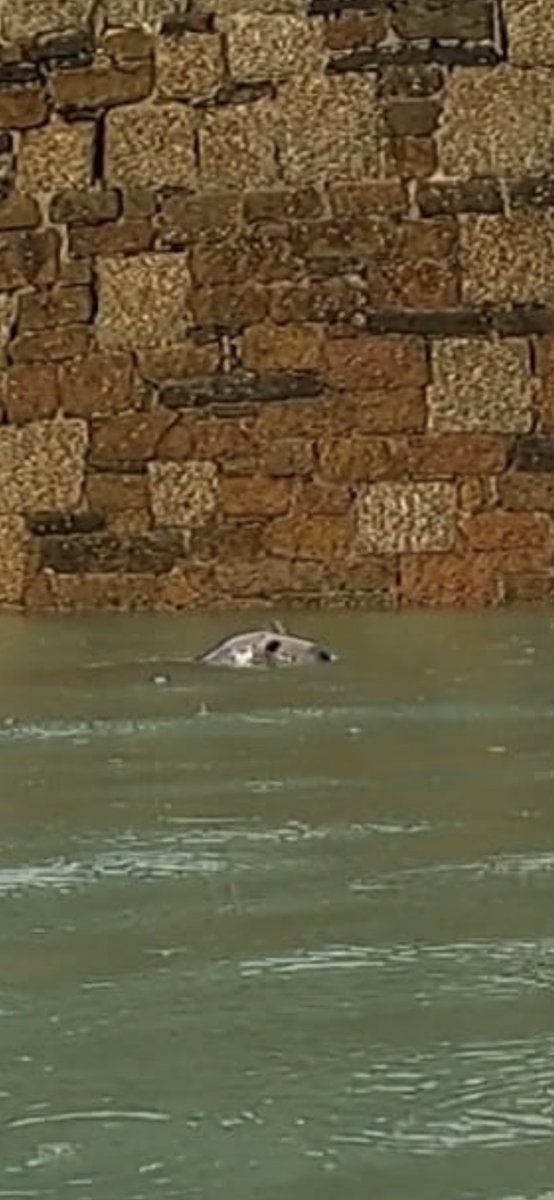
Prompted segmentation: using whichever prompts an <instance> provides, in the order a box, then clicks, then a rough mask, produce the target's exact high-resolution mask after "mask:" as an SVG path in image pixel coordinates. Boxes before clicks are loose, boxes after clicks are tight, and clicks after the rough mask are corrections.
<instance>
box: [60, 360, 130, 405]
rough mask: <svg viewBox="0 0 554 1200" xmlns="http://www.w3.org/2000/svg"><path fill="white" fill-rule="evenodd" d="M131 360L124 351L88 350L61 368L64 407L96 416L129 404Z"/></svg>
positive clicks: (61, 391) (62, 402) (61, 390)
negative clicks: (97, 351)
mask: <svg viewBox="0 0 554 1200" xmlns="http://www.w3.org/2000/svg"><path fill="white" fill-rule="evenodd" d="M132 381H133V364H132V360H131V357H130V356H129V355H127V354H90V355H89V356H88V358H82V359H77V360H76V361H75V362H68V363H66V364H65V365H63V366H62V368H61V370H60V396H61V406H62V409H63V411H64V412H65V413H66V414H67V415H68V416H72V417H87V418H88V417H95V416H103V415H109V414H110V413H117V412H121V411H123V410H124V409H126V408H131V407H132Z"/></svg>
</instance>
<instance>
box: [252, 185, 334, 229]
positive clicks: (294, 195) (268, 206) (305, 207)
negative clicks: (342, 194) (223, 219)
mask: <svg viewBox="0 0 554 1200" xmlns="http://www.w3.org/2000/svg"><path fill="white" fill-rule="evenodd" d="M324 212H325V210H324V206H323V195H322V193H321V191H319V190H318V189H317V188H315V187H305V188H278V187H277V188H272V189H271V191H265V190H261V191H255V192H247V193H246V195H245V196H244V217H245V220H246V221H252V222H260V221H262V222H263V221H269V222H271V221H302V220H306V219H308V218H310V217H323V215H324Z"/></svg>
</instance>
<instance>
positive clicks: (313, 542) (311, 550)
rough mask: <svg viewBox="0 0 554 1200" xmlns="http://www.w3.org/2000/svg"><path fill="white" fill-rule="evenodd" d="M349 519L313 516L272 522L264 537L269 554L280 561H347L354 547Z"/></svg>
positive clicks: (291, 517) (288, 517)
mask: <svg viewBox="0 0 554 1200" xmlns="http://www.w3.org/2000/svg"><path fill="white" fill-rule="evenodd" d="M352 534H353V530H352V524H351V520H350V517H349V516H340V517H333V516H313V517H306V518H304V520H302V521H299V520H298V519H297V518H296V517H293V516H286V517H281V518H279V519H277V520H275V521H272V522H271V524H270V525H269V526H268V529H267V533H266V536H265V548H266V551H267V552H268V554H274V555H275V556H276V557H278V558H288V559H311V560H313V561H315V562H318V561H320V562H324V563H326V564H329V563H331V562H332V561H333V560H339V561H340V560H341V559H344V558H345V557H346V555H347V553H348V551H349V549H350V547H351V543H352Z"/></svg>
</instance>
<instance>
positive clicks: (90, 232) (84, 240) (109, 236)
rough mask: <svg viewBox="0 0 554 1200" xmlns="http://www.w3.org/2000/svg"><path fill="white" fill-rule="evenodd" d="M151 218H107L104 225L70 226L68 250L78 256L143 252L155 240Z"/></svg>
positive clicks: (150, 246) (148, 248)
mask: <svg viewBox="0 0 554 1200" xmlns="http://www.w3.org/2000/svg"><path fill="white" fill-rule="evenodd" d="M154 237H155V234H154V228H153V226H152V224H151V222H150V221H144V220H138V221H132V220H123V221H114V222H111V221H106V222H105V223H104V224H102V225H74V226H73V227H72V228H71V229H70V230H69V239H68V241H69V253H70V254H73V255H74V256H75V258H89V257H90V256H92V255H101V254H102V255H108V256H110V255H116V254H140V253H141V251H143V250H150V249H151V248H152V245H153V243H154Z"/></svg>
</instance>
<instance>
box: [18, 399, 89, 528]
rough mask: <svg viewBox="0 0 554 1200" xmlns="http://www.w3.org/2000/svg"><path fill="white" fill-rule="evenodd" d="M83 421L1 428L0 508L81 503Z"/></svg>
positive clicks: (43, 506) (23, 508)
mask: <svg viewBox="0 0 554 1200" xmlns="http://www.w3.org/2000/svg"><path fill="white" fill-rule="evenodd" d="M86 447H87V427H86V424H85V422H84V421H72V420H68V421H33V422H31V423H30V424H28V425H23V426H21V427H20V428H13V427H10V426H4V427H3V428H0V513H18V512H25V511H26V510H27V509H37V508H76V507H77V505H78V504H79V499H80V495H81V489H82V485H83V478H84V469H85V451H86Z"/></svg>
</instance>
